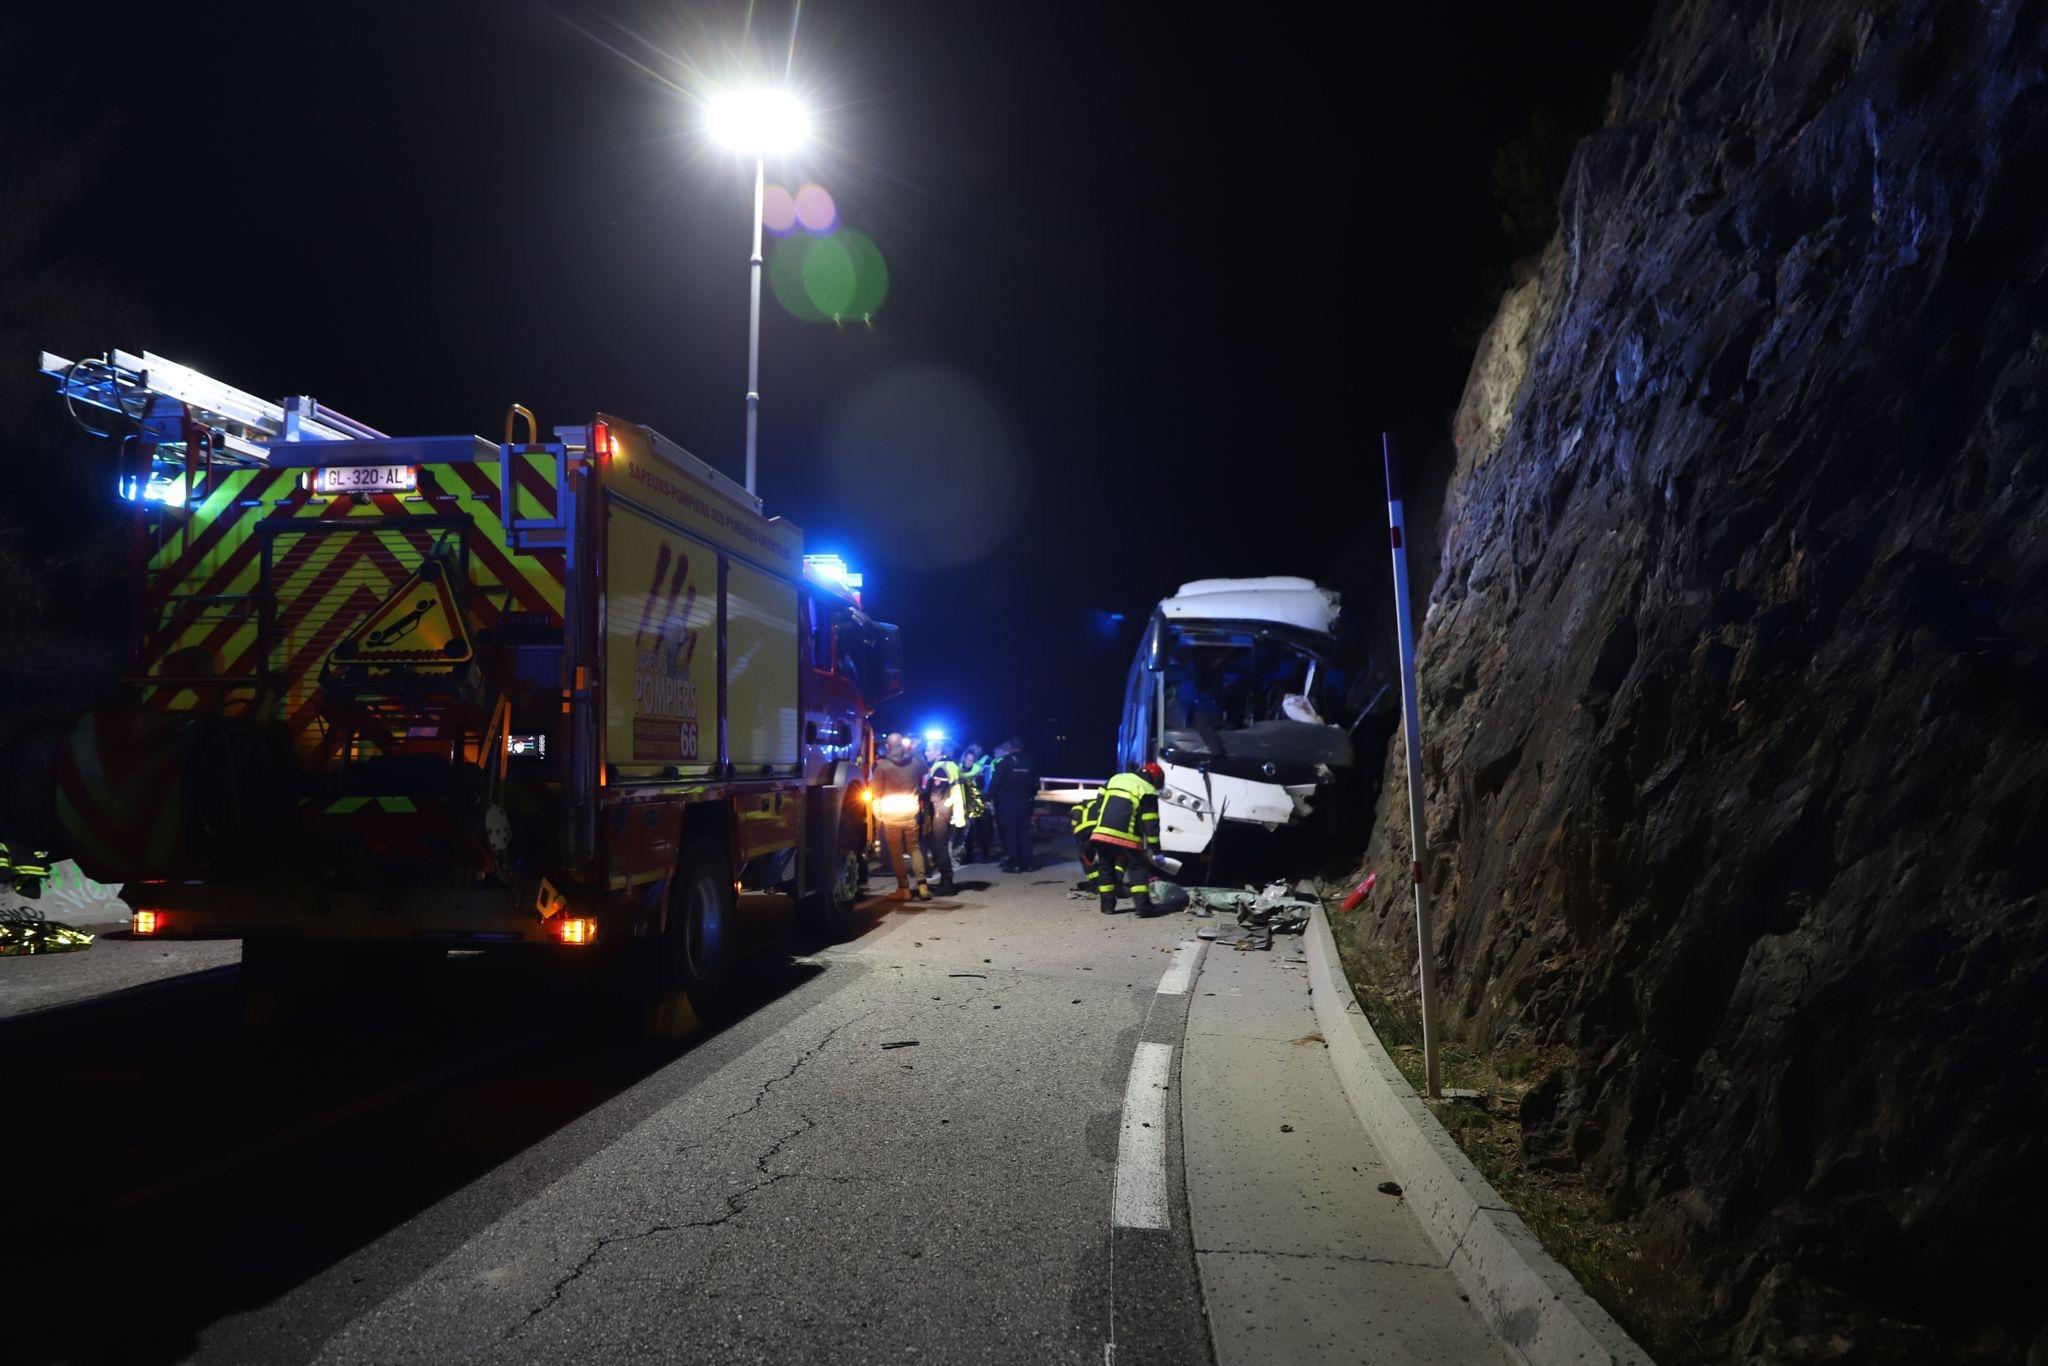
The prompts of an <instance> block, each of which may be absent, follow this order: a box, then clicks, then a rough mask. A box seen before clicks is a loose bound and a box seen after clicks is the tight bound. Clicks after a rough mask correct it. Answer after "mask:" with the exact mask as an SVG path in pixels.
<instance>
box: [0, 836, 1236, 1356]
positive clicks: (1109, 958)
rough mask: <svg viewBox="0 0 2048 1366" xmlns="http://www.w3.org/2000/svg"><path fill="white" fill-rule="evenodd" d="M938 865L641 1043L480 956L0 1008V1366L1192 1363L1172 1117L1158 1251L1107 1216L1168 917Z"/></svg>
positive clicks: (1175, 1108)
mask: <svg viewBox="0 0 2048 1366" xmlns="http://www.w3.org/2000/svg"><path fill="white" fill-rule="evenodd" d="M968 871H969V873H970V874H972V875H974V876H975V877H976V878H979V879H982V880H983V881H982V882H981V885H979V886H977V885H975V884H974V883H972V882H970V883H969V884H967V885H968V888H969V889H968V890H966V891H964V892H963V894H962V895H960V896H959V897H957V898H954V899H951V900H947V901H941V902H939V903H936V904H933V905H929V906H920V905H908V904H900V903H890V904H889V906H888V908H887V910H886V913H885V914H884V915H883V917H882V919H881V920H880V921H879V923H878V924H877V925H876V926H875V928H874V929H872V930H871V931H870V932H868V933H867V934H865V935H863V936H862V937H860V938H859V939H857V940H855V941H853V942H851V943H847V944H842V945H836V946H829V947H822V948H815V947H814V948H812V949H811V950H810V951H808V952H805V951H803V950H802V949H801V948H800V949H799V950H798V955H799V956H793V955H792V954H791V953H788V952H784V953H780V954H773V955H768V956H766V957H764V959H763V960H762V961H761V962H760V963H758V964H756V965H755V967H754V968H753V969H752V970H751V971H750V973H749V974H748V980H747V984H746V992H745V1000H744V1003H743V1007H742V1011H741V1013H740V1014H739V1017H738V1018H737V1019H735V1020H734V1021H733V1022H732V1023H730V1024H728V1025H726V1026H725V1027H724V1028H722V1029H719V1030H716V1031H705V1032H702V1033H700V1034H698V1035H696V1036H693V1037H692V1038H690V1039H689V1040H686V1041H683V1042H680V1043H676V1044H669V1045H662V1046H654V1045H649V1044H646V1043H643V1042H637V1041H635V1040H633V1039H632V1038H631V1037H629V1035H628V1034H627V1033H626V1032H625V1031H622V1030H620V1029H619V1028H617V1026H616V1024H615V1022H614V1021H613V1019H612V1018H611V1016H610V1015H609V1014H608V1013H607V1012H604V1011H600V1010H595V1009H593V1008H592V1006H591V1004H590V1002H589V1000H588V998H587V995H585V994H584V993H582V992H580V991H578V990H576V989H575V988H574V986H573V984H565V983H563V982H561V981H560V980H558V979H557V978H555V977H553V976H549V975H542V974H536V973H534V972H532V971H529V970H527V969H526V968H524V967H521V966H520V965H518V964H508V963H505V962H503V961H501V960H496V959H492V958H488V957H484V956H476V957H459V958H452V959H450V960H449V961H448V962H447V963H446V964H443V965H441V966H440V967H439V968H438V969H436V970H435V972H434V973H433V974H432V975H431V977H430V978H428V979H427V980H425V981H423V982H419V983H414V984H410V985H408V986H406V987H405V988H403V989H395V988H389V987H386V986H383V985H379V984H371V983H365V982H344V983H338V984H336V985H335V986H333V987H332V988H331V989H330V990H329V991H328V992H327V993H326V994H325V995H323V996H322V997H321V998H319V999H317V1000H314V1001H311V1002H305V1003H302V1004H300V1005H299V1006H298V1008H296V1009H293V1010H290V1011H288V1012H285V1013H282V1014H275V1013H273V1014H270V1015H268V1016H266V1014H265V1013H264V1011H263V1010H261V1009H259V1010H257V1011H256V1012H254V1013H252V1012H251V1011H250V1010H249V1009H248V1007H247V1003H246V1000H245V993H244V992H243V990H242V986H241V983H240V982H239V980H238V976H239V970H238V969H237V968H234V967H232V966H206V961H207V960H204V959H200V960H195V964H194V966H195V968H196V969H197V970H195V971H192V972H189V973H187V974H185V975H180V976H171V977H160V978H157V979H156V980H153V981H149V982H148V983H146V984H145V985H141V986H129V987H127V988H126V989H124V990H119V991H115V992H113V993H112V994H108V995H102V996H94V997H91V998H89V999H84V1000H79V1001H75V1002H73V1003H71V1004H67V1005H60V1006H55V1007H50V1008H44V1009H39V1010H35V1011H33V1012H32V1013H27V1014H20V1015H15V1016H13V1017H12V1018H7V1019H0V1049H4V1050H5V1055H6V1058H7V1063H6V1066H7V1076H8V1083H9V1084H8V1094H9V1101H10V1104H9V1109H10V1111H11V1112H12V1114H13V1116H14V1118H15V1126H14V1127H15V1133H16V1135H17V1151H16V1154H15V1161H14V1163H13V1164H12V1165H13V1176H14V1179H13V1180H12V1181H10V1182H8V1183H7V1187H8V1189H7V1194H6V1195H5V1196H4V1197H0V1198H4V1199H5V1201H6V1202H7V1203H6V1207H7V1208H8V1214H9V1223H10V1224H11V1226H12V1232H11V1233H10V1236H9V1238H8V1239H7V1240H6V1243H7V1249H8V1250H7V1257H8V1261H9V1263H10V1265H9V1267H8V1285H9V1289H10V1298H11V1300H12V1301H13V1304H14V1308H13V1309H12V1310H11V1311H10V1315H9V1318H10V1325H9V1342H8V1345H7V1350H6V1353H5V1355H6V1356H7V1357H8V1358H9V1359H13V1360H30V1361H35V1360H79V1361H99V1360H120V1361H156V1360H176V1359H183V1358H196V1359H198V1360H202V1361H221V1362H262V1363H289V1362H300V1361H309V1360H322V1361H336V1362H343V1361H346V1362H355V1361H378V1362H411V1361H420V1362H426V1361H433V1362H440V1361H450V1360H462V1361H585V1360H588V1361H607V1362H609V1361H617V1360H678V1361H692V1362H727V1361H732V1362H751V1361H811V1360H838V1361H847V1362H855V1361H881V1360H890V1361H920V1360H922V1361H946V1362H1007V1361H1016V1362H1033V1363H1040V1362H1065V1361H1071V1362H1077V1363H1090V1364H1091V1366H1100V1364H1101V1363H1104V1362H1106V1361H1112V1362H1125V1363H1128V1362H1140V1361H1144V1362H1152V1361H1158V1362H1176V1363H1181V1362H1186V1363H1204V1362H1207V1361H1209V1360H1210V1359H1211V1352H1210V1346H1209V1337H1208V1333H1207V1330H1206V1327H1205V1323H1204V1320H1203V1316H1202V1307H1201V1306H1202V1301H1201V1293H1200V1290H1199V1288H1198V1282H1197V1276H1196V1269H1195V1257H1194V1251H1193V1246H1192V1243H1191V1241H1190V1238H1189V1235H1188V1228H1189V1222H1188V1218H1187V1201H1186V1193H1185V1191H1184V1190H1183V1188H1182V1183H1183V1178H1182V1175H1181V1173H1182V1164H1181V1160H1180V1152H1181V1148H1180V1136H1179V1132H1178V1130H1179V1115H1180V1107H1179V1105H1178V1104H1164V1105H1159V1106H1156V1107H1154V1109H1155V1110H1156V1112H1157V1113H1158V1114H1159V1115H1160V1116H1162V1117H1163V1120H1164V1123H1165V1125H1166V1127H1167V1129H1168V1131H1169V1132H1168V1134H1167V1137H1166V1141H1165V1143H1164V1145H1163V1151H1164V1153H1165V1155H1166V1160H1165V1162H1164V1168H1165V1180H1166V1186H1165V1190H1164V1198H1165V1202H1166V1205H1165V1208H1166V1217H1165V1219H1164V1221H1163V1222H1164V1223H1165V1225H1166V1227H1164V1228H1160V1229H1153V1228H1130V1227H1126V1228H1113V1227H1112V1207H1113V1204H1114V1205H1118V1206H1119V1207H1121V1202H1118V1201H1116V1200H1113V1194H1114V1189H1115V1184H1116V1169H1117V1163H1118V1153H1119V1139H1120V1128H1121V1125H1122V1118H1121V1117H1122V1115H1123V1111H1124V1102H1125V1095H1126V1089H1127V1085H1128V1084H1129V1082H1130V1078H1131V1073H1132V1065H1133V1060H1134V1057H1137V1056H1138V1055H1139V1053H1140V1046H1141V1045H1142V1044H1145V1043H1153V1044H1176V1045H1177V1044H1178V1043H1179V1042H1180V1039H1181V1034H1182V1031H1183V1029H1184V1027H1185V1024H1186V1011H1187V1000H1188V998H1187V996H1186V995H1170V994H1162V993H1160V991H1159V990H1158V988H1159V986H1160V983H1161V979H1162V976H1163V975H1165V974H1167V973H1168V972H1169V970H1170V969H1172V967H1173V965H1174V963H1175V961H1176V946H1177V945H1178V944H1179V943H1180V941H1181V940H1182V939H1183V938H1184V937H1185V936H1186V935H1187V932H1188V927H1187V924H1186V922H1185V921H1184V920H1183V919H1182V918H1181V917H1178V916H1169V917H1162V918H1160V919H1157V920H1151V921H1138V920H1136V919H1134V918H1133V917H1131V916H1129V915H1122V916H1117V917H1114V918H1109V917H1104V916H1102V915H1100V914H1099V913H1098V912H1097V911H1096V909H1095V908H1094V906H1093V904H1092V903H1091V902H1085V901H1076V900H1069V899H1068V898H1067V896H1066V892H1065V889H1066V887H1067V885H1069V880H1070V879H1071V877H1072V876H1073V872H1072V867H1071V865H1064V866H1059V867H1055V868H1051V869H1048V870H1044V871H1041V872H1039V873H1037V874H1035V875H1029V876H1003V875H995V874H988V873H984V872H983V870H982V869H979V868H976V869H971V870H968ZM101 952H102V946H96V947H95V948H94V949H93V950H92V951H90V954H88V955H80V956H78V957H79V958H80V959H84V958H88V957H90V955H91V954H99V953H101ZM35 961H36V960H22V963H20V964H16V963H11V964H9V965H8V966H9V968H10V969H14V968H19V967H20V966H22V965H23V964H28V965H33V964H34V963H35ZM50 961H55V960H50ZM101 961H103V962H108V963H110V964H111V962H112V956H111V955H110V956H109V957H108V958H106V959H102V960H101ZM67 971H73V972H77V971H79V969H78V968H76V967H71V968H68V969H67ZM127 980H128V979H127V978H125V977H124V978H122V979H121V981H119V982H113V983H112V985H122V984H123V983H125V982H126V981H127ZM0 985H4V984H0ZM261 1004H262V1003H261V1001H260V1000H259V1005H261ZM1152 1052H1153V1053H1154V1054H1155V1055H1156V1054H1158V1053H1159V1052H1161V1050H1152ZM1178 1056H1179V1051H1178V1049H1177V1048H1176V1050H1175V1052H1174V1057H1175V1058H1176V1059H1177V1058H1178ZM1162 1084H1163V1085H1164V1086H1166V1087H1169V1088H1171V1087H1173V1086H1175V1085H1177V1070H1176V1071H1174V1072H1170V1073H1168V1074H1167V1075H1166V1076H1165V1078H1164V1080H1163V1082H1162ZM1176 1099H1177V1098H1176ZM1152 1112H1153V1111H1149V1110H1148V1111H1147V1113H1152ZM1125 1141H1126V1145H1127V1146H1128V1144H1129V1139H1128V1138H1127V1139H1126V1140H1125Z"/></svg>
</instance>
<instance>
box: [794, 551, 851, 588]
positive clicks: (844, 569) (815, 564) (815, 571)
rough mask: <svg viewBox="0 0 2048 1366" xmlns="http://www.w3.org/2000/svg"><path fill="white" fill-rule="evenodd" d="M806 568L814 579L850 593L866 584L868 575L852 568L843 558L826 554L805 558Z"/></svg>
mask: <svg viewBox="0 0 2048 1366" xmlns="http://www.w3.org/2000/svg"><path fill="white" fill-rule="evenodd" d="M804 568H805V569H806V570H808V571H809V572H810V574H811V575H812V577H814V578H818V579H822V580H823V581H824V582H826V583H836V584H838V585H839V586H840V587H841V588H844V589H847V590H848V591H856V592H857V591H858V590H859V589H860V587H861V586H862V584H863V583H865V582H866V577H867V576H866V575H864V574H861V573H859V572H858V571H856V570H854V569H852V568H850V567H849V566H848V565H847V563H846V560H845V558H844V557H843V556H839V555H832V554H824V555H806V556H804Z"/></svg>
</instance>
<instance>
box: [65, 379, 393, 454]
mask: <svg viewBox="0 0 2048 1366" xmlns="http://www.w3.org/2000/svg"><path fill="white" fill-rule="evenodd" d="M36 368H37V369H38V370H40V371H41V372H42V373H43V374H46V375H49V376H50V377H52V378H53V379H55V380H56V381H57V390H58V392H59V393H60V394H61V395H62V396H63V397H64V399H65V401H66V402H68V403H73V404H85V405H87V406H90V407H94V408H98V409H100V410H102V411H104V412H112V413H120V414H122V415H124V416H126V417H129V418H131V419H134V420H135V421H137V422H147V421H148V420H149V419H150V418H152V417H159V418H161V417H166V416H168V414H167V413H165V412H164V408H163V405H165V404H169V405H176V412H177V415H178V416H179V417H180V418H181V419H182V418H185V417H187V416H189V418H190V419H191V420H193V421H196V422H197V423H199V424H201V425H203V426H205V427H207V428H208V429H210V430H211V431H213V433H214V434H215V441H216V445H217V447H218V451H219V458H221V459H223V460H225V461H226V462H228V463H234V464H243V465H262V464H267V463H268V462H269V459H270V453H269V450H268V447H269V445H270V443H272V442H275V441H355V440H359V439H362V438H366V437H381V436H383V435H384V433H382V432H380V431H378V430H377V429H376V428H374V427H371V426H369V425H368V424H366V423H362V422H358V421H356V420H355V419H354V418H352V417H349V416H347V415H345V414H342V413H338V412H336V411H334V410H333V409H332V408H326V407H323V406H321V404H320V403H319V402H318V401H317V400H315V399H313V398H311V397H308V396H305V395H298V396H293V397H288V398H286V399H285V400H284V401H283V402H281V403H273V402H271V401H270V400H268V399H264V398H258V397H257V396H256V395H254V394H250V393H245V392H243V391H242V390H240V389H237V388H234V387H233V386H232V385H228V384H223V383H221V381H219V380H217V379H214V378H212V377H211V376H209V375H204V374H201V373H200V372H199V371H197V370H194V369H193V368H191V367H190V366H188V365H180V364H178V363H177V362H176V361H173V360H166V359H165V358H164V357H162V356H159V355H157V354H156V353H155V352H153V351H144V352H143V353H142V354H141V355H139V356H138V355H135V354H134V353H132V352H128V351H120V350H112V351H108V352H106V353H105V354H104V355H102V356H99V357H87V358H84V359H82V360H76V361H71V360H66V359H65V358H64V357H62V356H58V355H53V354H51V353H50V352H48V351H44V352H41V353H40V354H39V355H38V357H37V365H36ZM159 444H162V445H175V444H177V443H176V442H175V441H160V442H159Z"/></svg>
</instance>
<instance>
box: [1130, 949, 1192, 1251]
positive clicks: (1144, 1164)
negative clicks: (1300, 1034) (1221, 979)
mask: <svg viewBox="0 0 2048 1366" xmlns="http://www.w3.org/2000/svg"><path fill="white" fill-rule="evenodd" d="M1188 961H1190V962H1192V961H1193V960H1192V959H1190V960H1188ZM1162 989H1163V988H1162ZM1172 1075H1173V1045H1172V1044H1166V1043H1141V1044H1139V1045H1138V1053H1137V1056H1136V1057H1134V1058H1132V1059H1131V1079H1130V1081H1129V1082H1127V1083H1126V1084H1125V1086H1124V1125H1123V1132H1122V1133H1121V1134H1120V1135H1119V1136H1118V1138H1117V1141H1116V1199H1115V1202H1114V1204H1113V1205H1112V1207H1111V1211H1110V1223H1112V1224H1114V1225H1115V1226H1116V1227H1117V1228H1168V1227H1170V1226H1171V1225H1170V1222H1169V1220H1168V1218H1167V1212H1166V1083H1167V1079H1168V1078H1169V1077H1171V1076H1172Z"/></svg>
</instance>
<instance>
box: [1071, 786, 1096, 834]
mask: <svg viewBox="0 0 2048 1366" xmlns="http://www.w3.org/2000/svg"><path fill="white" fill-rule="evenodd" d="M1101 815H1102V794H1101V793H1100V792H1098V793H1096V794H1095V795H1094V796H1092V797H1090V798H1088V799H1087V800H1086V801H1079V802H1075V803H1074V805H1073V807H1072V809H1070V810H1069V811H1068V812H1067V819H1068V820H1069V821H1071V822H1073V825H1074V838H1075V839H1077V840H1085V839H1087V838H1088V837H1089V836H1090V835H1093V834H1094V833H1095V825H1096V822H1097V820H1098V819H1099V818H1100V816H1101Z"/></svg>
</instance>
